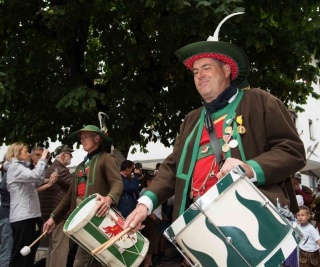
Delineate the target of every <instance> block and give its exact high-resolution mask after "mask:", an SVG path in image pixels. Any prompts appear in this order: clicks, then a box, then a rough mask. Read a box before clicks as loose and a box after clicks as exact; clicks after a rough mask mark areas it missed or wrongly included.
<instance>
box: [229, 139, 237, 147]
mask: <svg viewBox="0 0 320 267" xmlns="http://www.w3.org/2000/svg"><path fill="white" fill-rule="evenodd" d="M229 146H230V147H231V148H236V147H237V146H238V141H237V140H236V139H232V140H230V142H229Z"/></svg>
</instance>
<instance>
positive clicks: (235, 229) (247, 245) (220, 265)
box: [165, 168, 298, 267]
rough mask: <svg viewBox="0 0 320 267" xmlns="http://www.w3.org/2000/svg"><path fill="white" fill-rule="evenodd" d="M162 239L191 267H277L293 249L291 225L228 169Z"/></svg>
mask: <svg viewBox="0 0 320 267" xmlns="http://www.w3.org/2000/svg"><path fill="white" fill-rule="evenodd" d="M165 236H166V237H167V238H168V239H169V240H170V241H171V242H173V243H174V244H175V245H176V246H177V248H178V249H179V251H180V252H181V253H182V254H184V255H185V256H186V257H187V259H188V260H190V262H191V263H192V264H194V265H193V266H203V267H208V266H210V267H234V266H237V267H242V266H246V267H247V266H254V267H256V266H265V267H275V266H281V264H282V262H283V261H284V260H285V259H286V258H287V257H288V256H289V255H290V254H291V252H292V251H293V250H294V249H295V248H296V247H297V242H298V237H297V235H296V233H295V231H294V229H293V228H292V226H291V224H290V223H289V221H288V220H287V219H286V218H284V217H283V216H282V215H281V214H280V213H279V212H278V210H277V209H276V207H275V206H274V205H273V204H272V203H271V202H270V201H269V200H268V199H267V198H266V197H265V196H264V195H263V194H262V193H261V192H260V191H259V190H258V189H257V188H256V187H255V186H254V185H253V184H252V183H251V181H250V180H249V179H248V178H247V177H245V175H244V174H243V173H242V172H241V170H240V169H239V168H236V169H234V170H232V171H231V172H230V173H229V174H228V175H226V176H225V177H224V178H222V179H221V180H220V181H219V182H218V183H217V184H216V185H215V186H213V187H212V188H211V189H210V190H208V192H207V193H205V194H204V195H203V196H202V197H200V198H199V199H198V200H197V201H196V202H195V203H193V204H192V205H191V206H190V207H189V209H188V210H186V211H185V212H184V214H182V215H181V216H180V217H179V218H178V219H177V220H176V221H175V222H173V223H172V225H171V226H170V227H169V228H167V229H166V230H165Z"/></svg>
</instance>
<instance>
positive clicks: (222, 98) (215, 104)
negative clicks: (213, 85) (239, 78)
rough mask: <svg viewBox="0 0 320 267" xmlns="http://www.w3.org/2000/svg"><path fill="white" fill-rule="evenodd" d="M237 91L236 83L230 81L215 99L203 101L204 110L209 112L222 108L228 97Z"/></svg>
mask: <svg viewBox="0 0 320 267" xmlns="http://www.w3.org/2000/svg"><path fill="white" fill-rule="evenodd" d="M236 93H237V84H236V83H232V84H230V86H229V87H227V88H226V89H225V90H224V91H223V92H222V93H221V94H220V95H219V96H218V97H217V98H216V99H214V100H212V101H211V102H210V103H206V102H203V105H204V107H205V108H206V110H207V111H208V112H209V113H210V114H211V113H214V112H217V111H218V110H220V109H223V108H224V107H225V106H226V105H228V103H229V102H228V101H229V99H230V98H231V97H232V96H234V95H235V94H236Z"/></svg>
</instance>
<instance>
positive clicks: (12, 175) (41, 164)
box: [5, 143, 56, 267]
mask: <svg viewBox="0 0 320 267" xmlns="http://www.w3.org/2000/svg"><path fill="white" fill-rule="evenodd" d="M48 154H49V151H48V150H46V149H44V150H43V152H42V155H41V159H40V160H39V161H38V163H37V165H36V166H35V168H34V169H33V170H30V169H29V168H28V162H29V153H28V146H27V145H26V144H24V143H13V144H12V145H10V146H9V148H8V151H7V157H6V162H5V168H6V170H7V186H8V191H9V193H10V223H11V227H12V236H13V249H12V254H11V260H10V267H21V266H24V267H31V266H33V264H34V259H35V255H36V251H37V248H38V244H39V243H38V244H37V245H34V246H32V248H31V252H30V253H29V254H28V255H26V256H22V255H21V254H20V250H21V249H22V248H23V247H24V246H28V245H30V244H31V243H32V242H33V241H34V240H35V239H36V238H37V237H38V236H39V235H40V233H41V227H42V221H41V219H40V217H41V212H40V203H39V198H38V193H37V189H36V187H37V186H39V185H41V184H43V181H44V170H45V168H46V165H47V155H48ZM55 175H56V174H55Z"/></svg>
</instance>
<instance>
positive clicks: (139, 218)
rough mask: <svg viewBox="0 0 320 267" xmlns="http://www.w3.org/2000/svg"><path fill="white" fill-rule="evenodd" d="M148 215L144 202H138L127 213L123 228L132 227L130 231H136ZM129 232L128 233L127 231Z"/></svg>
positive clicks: (141, 227)
mask: <svg viewBox="0 0 320 267" xmlns="http://www.w3.org/2000/svg"><path fill="white" fill-rule="evenodd" d="M147 216H148V208H147V206H145V205H144V204H138V205H137V207H136V208H135V209H134V210H133V211H132V212H131V213H130V214H129V216H128V217H127V218H126V222H125V224H124V226H123V229H127V228H128V227H130V228H131V229H132V231H131V233H136V232H137V231H140V230H141V229H143V228H144V225H142V222H143V221H144V220H145V219H146V218H147ZM129 234H130V233H129Z"/></svg>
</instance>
